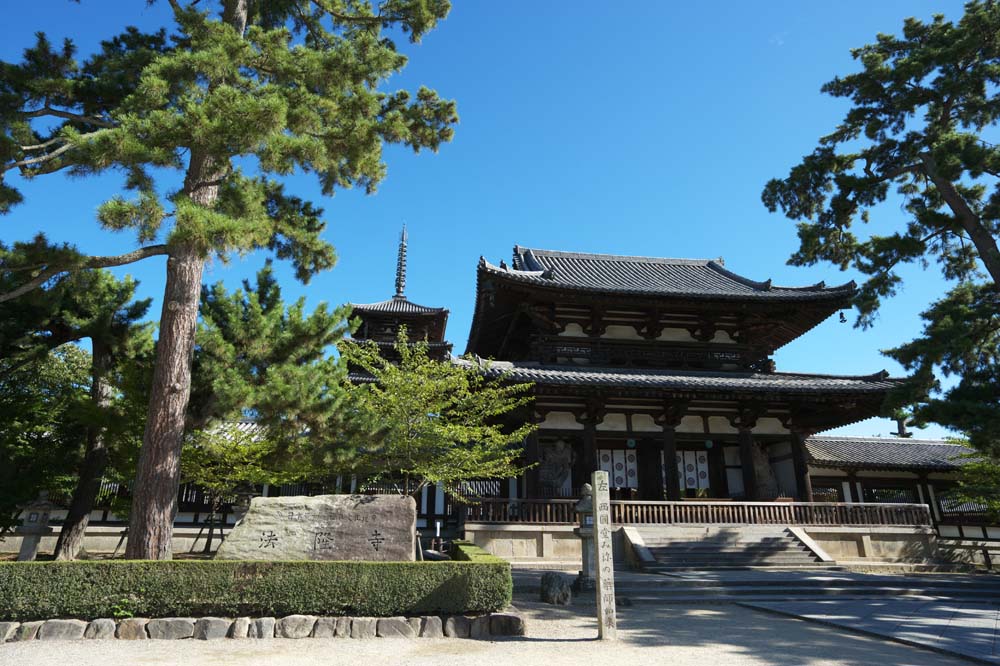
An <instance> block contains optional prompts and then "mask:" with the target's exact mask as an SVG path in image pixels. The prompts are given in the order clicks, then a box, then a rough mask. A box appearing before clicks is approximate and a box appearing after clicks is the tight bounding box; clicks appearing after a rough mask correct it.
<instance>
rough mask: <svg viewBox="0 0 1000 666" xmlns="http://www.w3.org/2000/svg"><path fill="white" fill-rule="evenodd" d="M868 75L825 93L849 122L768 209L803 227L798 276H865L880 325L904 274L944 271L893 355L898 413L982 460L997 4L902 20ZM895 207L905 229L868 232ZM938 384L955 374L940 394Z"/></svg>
mask: <svg viewBox="0 0 1000 666" xmlns="http://www.w3.org/2000/svg"><path fill="white" fill-rule="evenodd" d="M852 54H853V55H854V58H855V59H856V60H858V61H859V62H860V65H861V71H858V72H856V73H854V74H850V75H847V76H843V77H837V78H835V79H833V80H832V81H830V82H829V83H827V84H826V85H824V86H823V88H822V90H823V92H825V93H827V94H830V95H832V96H834V97H843V98H847V99H849V100H850V102H851V108H850V110H849V111H848V112H847V115H846V117H845V118H844V120H843V122H841V124H840V125H839V126H837V128H836V129H835V130H834V131H833V132H832V133H831V134H828V135H827V136H824V137H822V138H821V139H820V140H819V146H818V147H817V148H816V149H815V150H814V151H813V152H812V153H810V154H809V155H807V156H805V157H804V158H803V160H802V162H801V163H800V164H798V165H796V166H795V167H793V168H792V169H791V171H790V172H789V175H788V176H787V177H786V178H784V179H775V180H772V181H770V182H769V183H768V184H767V186H766V188H765V189H764V192H763V195H762V199H763V202H764V204H765V205H766V206H767V207H768V208H769V209H770V210H771V211H775V210H777V209H781V210H782V211H783V212H784V213H785V214H786V215H787V216H788V217H790V218H792V219H794V220H798V221H799V223H798V235H799V241H800V246H799V249H798V251H797V252H796V253H795V254H794V255H792V257H791V259H790V263H791V264H793V265H811V264H815V263H817V262H821V261H828V262H831V263H833V264H835V265H837V266H839V267H840V268H841V269H847V268H849V267H850V268H853V269H855V270H857V271H859V272H861V273H862V274H863V275H865V276H866V279H865V281H864V283H863V284H862V285H861V287H860V289H859V292H858V295H857V297H856V299H855V305H856V307H857V308H858V312H859V315H858V322H857V323H858V325H860V326H863V327H867V326H871V325H872V324H873V322H874V320H875V317H876V315H877V312H878V308H879V306H880V304H881V302H882V300H883V299H884V298H886V297H890V296H892V295H894V294H895V293H896V292H897V290H898V289H899V287H900V285H901V282H902V277H901V276H900V274H899V272H898V270H897V269H898V267H899V266H901V265H903V264H907V263H916V264H918V265H921V266H924V267H927V266H929V265H930V264H931V263H936V264H937V265H938V266H939V268H940V270H941V272H942V275H943V276H944V277H945V278H946V279H947V280H949V281H952V282H953V283H955V286H954V287H953V288H952V289H951V290H950V291H949V292H948V293H947V294H946V295H945V296H944V297H943V298H942V299H941V300H940V301H938V302H937V303H935V304H934V305H932V306H931V308H930V309H928V310H927V311H926V312H925V313H924V314H923V317H924V320H925V327H924V330H923V332H922V334H921V336H920V337H918V338H917V339H916V340H914V341H913V342H911V343H908V344H904V345H902V346H900V347H898V348H896V349H893V350H889V351H888V352H887V354H888V355H889V356H891V357H893V358H895V359H897V360H898V361H899V362H900V363H901V364H902V365H903V366H904V367H905V368H906V369H907V370H910V371H912V372H913V373H914V381H913V382H912V383H911V384H910V385H909V387H908V388H907V389H906V390H904V391H902V392H900V394H899V395H897V396H895V398H894V401H893V404H890V405H888V406H887V407H888V408H890V409H892V408H894V407H899V406H901V405H904V404H914V405H915V406H916V408H915V417H916V418H917V420H928V419H929V420H934V421H937V422H938V423H941V424H943V425H946V426H950V427H953V428H958V429H961V430H965V431H967V432H969V434H970V439H971V442H972V444H973V445H974V446H976V447H977V448H979V449H984V450H988V449H993V450H995V449H996V447H997V445H998V442H1000V382H998V381H997V379H998V377H1000V368H998V365H997V363H998V359H997V353H998V352H997V350H998V348H1000V314H998V313H1000V291H998V286H997V285H998V284H1000V250H998V247H997V237H998V236H1000V146H997V145H996V144H994V143H992V142H991V141H989V140H987V139H986V138H985V137H986V135H987V132H989V131H990V130H992V129H993V128H995V127H996V125H997V121H998V118H1000V95H998V92H997V91H998V88H997V86H998V84H1000V4H998V3H997V2H994V1H992V0H987V1H985V2H980V1H974V2H969V3H968V4H966V6H965V13H964V15H963V16H962V18H961V19H960V20H959V21H958V22H957V23H953V22H950V21H946V20H945V18H944V17H943V16H935V17H934V18H933V20H931V21H930V22H929V23H928V22H922V21H920V20H918V19H915V18H910V19H907V20H906V21H905V22H904V25H903V31H902V36H899V37H897V36H894V35H885V34H881V35H878V37H877V39H876V42H875V43H874V44H868V45H866V46H862V47H861V48H857V49H854V50H853V51H852ZM892 196H898V197H899V198H900V199H901V201H902V202H903V203H902V208H903V210H904V211H905V212H906V221H905V224H903V225H901V228H897V229H896V230H895V231H893V232H891V233H888V234H877V233H870V232H865V231H864V229H865V227H864V223H867V222H868V221H869V217H870V215H871V214H872V213H873V212H876V211H878V210H883V209H884V210H886V211H887V212H891V214H896V211H897V209H896V208H895V207H893V206H889V205H888V203H887V202H888V201H889V199H890V197H892ZM939 374H944V375H955V376H956V378H957V384H955V385H954V386H951V387H949V388H947V389H946V390H945V389H943V387H942V384H941V383H940V381H939V379H938V375H939Z"/></svg>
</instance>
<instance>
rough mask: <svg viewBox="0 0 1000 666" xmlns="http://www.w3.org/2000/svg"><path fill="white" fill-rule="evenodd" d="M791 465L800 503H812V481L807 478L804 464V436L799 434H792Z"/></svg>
mask: <svg viewBox="0 0 1000 666" xmlns="http://www.w3.org/2000/svg"><path fill="white" fill-rule="evenodd" d="M792 465H793V466H794V467H795V488H796V490H797V491H798V496H799V501H800V502H812V501H813V489H812V480H811V479H810V478H809V466H808V465H807V464H806V435H805V434H803V433H801V432H793V433H792Z"/></svg>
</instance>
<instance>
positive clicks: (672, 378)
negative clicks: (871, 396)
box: [460, 361, 902, 394]
mask: <svg viewBox="0 0 1000 666" xmlns="http://www.w3.org/2000/svg"><path fill="white" fill-rule="evenodd" d="M460 362H464V363H468V362H469V361H460ZM480 363H481V365H482V366H483V367H484V369H486V370H487V371H488V372H491V373H494V374H497V375H499V374H507V375H508V376H509V377H510V379H512V380H514V381H519V382H534V383H536V384H544V385H548V386H552V385H556V386H603V387H619V388H640V389H641V388H649V389H691V390H706V391H712V390H715V391H736V392H749V393H766V392H770V391H776V392H781V393H798V394H824V393H850V394H857V393H884V392H886V391H888V390H889V389H892V388H893V387H895V386H897V385H898V384H899V382H900V381H902V380H899V379H892V378H890V377H888V376H887V375H886V373H885V372H880V373H877V374H874V375H866V376H843V375H807V374H797V373H787V372H775V373H758V372H709V371H696V370H688V371H684V370H661V369H657V370H652V369H650V370H647V369H622V368H596V367H590V366H571V365H539V364H533V363H512V362H507V361H480Z"/></svg>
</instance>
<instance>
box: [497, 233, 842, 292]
mask: <svg viewBox="0 0 1000 666" xmlns="http://www.w3.org/2000/svg"><path fill="white" fill-rule="evenodd" d="M480 269H481V270H483V271H486V272H487V273H492V274H495V275H500V276H504V277H507V278H510V279H512V280H515V281H519V282H524V283H527V284H534V285H539V286H547V287H557V288H565V289H574V290H583V291H600V292H614V293H624V294H634V295H654V296H657V295H658V296H664V295H670V296H676V297H681V298H695V299H697V298H716V299H717V298H729V299H738V300H743V299H754V300H782V301H787V300H815V299H838V298H847V297H850V296H852V295H853V294H854V292H855V284H854V282H848V283H847V284H843V285H840V286H837V287H827V286H826V285H825V284H824V283H822V282H820V283H818V284H814V285H812V286H808V287H778V286H774V285H772V284H771V281H770V280H767V281H765V282H757V281H754V280H750V279H748V278H745V277H743V276H741V275H737V274H736V273H733V272H732V271H729V270H726V268H725V267H724V266H723V262H722V260H721V259H719V260H711V259H659V258H653V257H628V256H618V255H610V254H583V253H576V252H556V251H552V250H537V249H530V248H524V247H520V246H515V247H514V258H513V266H512V267H508V266H505V265H503V264H501V266H494V265H493V264H490V263H489V262H487V261H486V260H485V259H480Z"/></svg>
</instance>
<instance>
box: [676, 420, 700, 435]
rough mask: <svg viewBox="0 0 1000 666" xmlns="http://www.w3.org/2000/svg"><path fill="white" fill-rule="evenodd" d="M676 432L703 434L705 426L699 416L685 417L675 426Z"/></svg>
mask: <svg viewBox="0 0 1000 666" xmlns="http://www.w3.org/2000/svg"><path fill="white" fill-rule="evenodd" d="M677 432H705V424H704V423H702V420H701V417H700V416H685V417H684V418H682V419H681V422H680V424H679V425H678V426H677Z"/></svg>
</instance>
